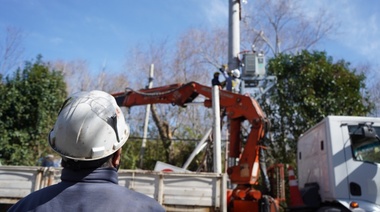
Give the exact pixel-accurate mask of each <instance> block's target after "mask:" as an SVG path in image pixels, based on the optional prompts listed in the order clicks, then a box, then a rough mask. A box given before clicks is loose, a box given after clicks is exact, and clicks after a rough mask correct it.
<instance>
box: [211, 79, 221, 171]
mask: <svg viewBox="0 0 380 212" xmlns="http://www.w3.org/2000/svg"><path fill="white" fill-rule="evenodd" d="M212 110H213V114H214V133H213V140H214V145H213V147H214V151H213V153H214V173H222V155H221V152H222V151H221V148H222V145H221V132H220V100H219V86H213V87H212Z"/></svg>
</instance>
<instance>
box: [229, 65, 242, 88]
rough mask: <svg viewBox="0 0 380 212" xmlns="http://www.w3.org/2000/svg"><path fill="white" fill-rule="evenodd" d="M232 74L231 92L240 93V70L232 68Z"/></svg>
mask: <svg viewBox="0 0 380 212" xmlns="http://www.w3.org/2000/svg"><path fill="white" fill-rule="evenodd" d="M231 75H232V92H234V93H240V82H241V80H240V71H239V69H234V70H232V71H231Z"/></svg>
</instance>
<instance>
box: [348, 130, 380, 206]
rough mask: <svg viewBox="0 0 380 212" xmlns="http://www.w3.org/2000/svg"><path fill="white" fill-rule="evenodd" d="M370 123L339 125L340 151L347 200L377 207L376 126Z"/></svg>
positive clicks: (379, 150) (379, 151)
mask: <svg viewBox="0 0 380 212" xmlns="http://www.w3.org/2000/svg"><path fill="white" fill-rule="evenodd" d="M372 124H373V123H372ZM372 124H371V123H363V124H352V125H350V124H348V125H346V126H342V127H343V128H342V130H343V135H344V141H346V142H345V148H344V149H345V150H344V151H345V156H346V165H347V170H348V176H347V179H348V184H349V185H348V186H349V197H350V199H351V200H363V201H366V202H371V203H374V204H380V187H379V186H380V140H379V138H378V136H377V135H380V126H372ZM376 132H377V133H376Z"/></svg>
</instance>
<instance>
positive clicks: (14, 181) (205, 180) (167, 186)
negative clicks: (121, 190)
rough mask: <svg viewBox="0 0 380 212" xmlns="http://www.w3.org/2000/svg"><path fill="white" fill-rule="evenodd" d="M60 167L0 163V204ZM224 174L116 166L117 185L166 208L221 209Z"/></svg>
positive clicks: (51, 179) (51, 178)
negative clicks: (117, 171)
mask: <svg viewBox="0 0 380 212" xmlns="http://www.w3.org/2000/svg"><path fill="white" fill-rule="evenodd" d="M60 174H61V169H60V168H46V167H27V166H0V204H14V203H16V202H17V201H18V200H19V199H21V198H23V197H24V196H26V195H28V194H29V193H31V192H33V191H36V190H38V189H41V188H44V187H46V186H48V185H52V184H55V183H58V182H59V181H60ZM226 178H227V177H226V175H225V174H217V173H174V172H169V173H168V172H156V171H145V170H119V185H121V186H125V187H127V188H129V189H131V190H134V191H137V192H140V193H143V194H146V195H148V196H150V197H152V198H154V199H156V200H157V201H158V202H159V203H160V204H161V205H163V206H164V207H165V208H166V210H167V211H225V210H226V201H225V200H226V193H227V191H226Z"/></svg>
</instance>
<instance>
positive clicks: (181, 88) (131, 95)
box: [112, 82, 267, 185]
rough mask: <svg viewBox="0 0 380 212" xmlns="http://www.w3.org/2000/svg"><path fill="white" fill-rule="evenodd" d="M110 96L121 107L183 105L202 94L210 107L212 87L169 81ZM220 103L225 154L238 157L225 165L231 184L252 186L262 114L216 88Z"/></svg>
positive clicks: (256, 171)
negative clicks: (246, 126) (245, 126)
mask: <svg viewBox="0 0 380 212" xmlns="http://www.w3.org/2000/svg"><path fill="white" fill-rule="evenodd" d="M112 95H113V96H114V97H115V99H116V101H117V103H118V105H119V106H124V107H132V106H137V105H147V104H159V103H162V104H173V105H178V106H182V107H185V106H186V104H187V103H190V102H193V101H194V99H195V98H196V97H198V96H199V95H202V96H204V97H205V100H204V102H203V103H204V106H206V107H211V106H212V104H211V101H212V87H208V86H204V85H202V84H199V83H197V82H189V83H186V84H172V85H167V86H162V87H156V88H150V89H141V90H138V91H133V90H127V91H126V92H120V93H115V94H112ZM220 106H221V107H222V108H224V109H225V111H226V115H227V117H228V118H229V120H230V129H229V131H230V135H229V141H230V146H229V156H230V157H234V158H239V164H238V165H236V166H232V167H229V168H228V171H227V172H228V174H229V176H230V180H231V182H232V183H234V184H250V185H253V184H254V183H256V181H257V179H258V175H259V168H258V166H259V165H258V150H259V146H258V143H259V141H260V140H261V139H262V138H263V136H264V134H265V126H266V123H267V119H266V116H265V115H264V113H263V111H262V110H261V108H260V106H259V105H258V103H257V102H256V100H255V99H253V98H251V97H249V96H246V95H241V94H237V93H232V92H229V91H226V90H220ZM245 120H247V121H248V122H249V123H250V124H251V131H250V133H249V135H248V137H247V140H246V142H245V145H244V149H243V151H242V143H243V142H242V139H241V136H240V130H241V124H242V122H244V121H245ZM241 151H242V152H241Z"/></svg>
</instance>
